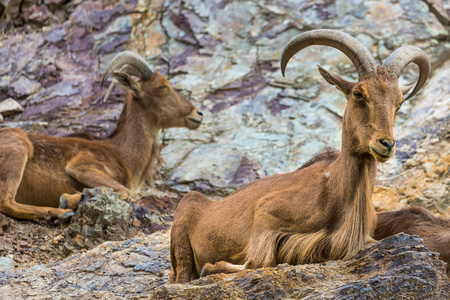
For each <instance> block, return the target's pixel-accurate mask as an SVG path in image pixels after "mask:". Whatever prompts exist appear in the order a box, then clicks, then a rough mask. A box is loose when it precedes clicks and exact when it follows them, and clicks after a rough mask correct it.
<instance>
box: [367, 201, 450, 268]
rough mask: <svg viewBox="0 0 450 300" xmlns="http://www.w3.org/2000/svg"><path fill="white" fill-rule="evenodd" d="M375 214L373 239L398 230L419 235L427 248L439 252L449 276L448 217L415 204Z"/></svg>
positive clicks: (449, 220)
mask: <svg viewBox="0 0 450 300" xmlns="http://www.w3.org/2000/svg"><path fill="white" fill-rule="evenodd" d="M377 216H378V224H377V228H376V230H375V239H377V240H380V239H383V238H385V237H388V236H391V235H394V234H397V233H400V232H404V233H407V234H411V235H418V236H420V237H421V238H422V239H423V240H424V244H425V246H427V247H428V249H430V250H431V251H433V252H438V253H440V256H439V257H440V259H441V260H443V261H445V262H447V275H448V276H449V277H450V219H448V218H443V217H439V216H436V215H434V214H433V213H431V212H429V211H428V210H426V209H425V208H422V207H417V206H412V207H407V208H403V209H400V210H392V211H384V212H380V213H378V214H377Z"/></svg>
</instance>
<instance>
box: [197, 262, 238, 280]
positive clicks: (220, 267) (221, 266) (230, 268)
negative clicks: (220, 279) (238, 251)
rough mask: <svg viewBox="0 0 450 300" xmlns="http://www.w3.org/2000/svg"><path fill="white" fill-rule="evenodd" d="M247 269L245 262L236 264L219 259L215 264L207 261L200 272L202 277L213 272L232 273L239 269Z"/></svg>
mask: <svg viewBox="0 0 450 300" xmlns="http://www.w3.org/2000/svg"><path fill="white" fill-rule="evenodd" d="M244 269H245V264H243V265H234V264H232V263H229V262H226V261H219V262H216V263H215V264H210V263H206V264H205V265H204V266H203V268H202V272H201V274H200V277H205V276H208V275H212V274H219V273H224V274H231V273H236V272H239V271H242V270H244Z"/></svg>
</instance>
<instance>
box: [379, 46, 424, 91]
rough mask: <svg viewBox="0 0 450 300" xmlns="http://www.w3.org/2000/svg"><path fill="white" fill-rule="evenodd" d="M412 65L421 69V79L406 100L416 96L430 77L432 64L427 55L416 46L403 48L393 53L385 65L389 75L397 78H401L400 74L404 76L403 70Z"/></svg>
mask: <svg viewBox="0 0 450 300" xmlns="http://www.w3.org/2000/svg"><path fill="white" fill-rule="evenodd" d="M410 63H415V64H416V65H417V66H418V67H419V79H418V80H417V84H416V86H415V87H414V90H413V91H412V92H411V93H410V94H409V95H408V97H407V98H406V99H405V100H408V99H409V98H411V97H412V96H414V95H415V94H416V93H417V92H418V91H419V90H420V89H421V88H422V86H423V85H424V84H425V82H426V81H427V78H428V76H429V75H430V70H431V64H430V60H429V59H428V56H427V54H426V53H425V51H423V50H422V49H420V48H418V47H416V46H403V47H401V48H398V49H397V50H395V51H394V52H392V54H391V55H389V57H388V58H386V60H385V61H384V63H383V66H384V67H385V68H386V70H387V71H388V73H389V74H393V75H395V76H397V78H399V77H400V74H402V72H403V70H404V69H405V68H406V66H407V65H409V64H410Z"/></svg>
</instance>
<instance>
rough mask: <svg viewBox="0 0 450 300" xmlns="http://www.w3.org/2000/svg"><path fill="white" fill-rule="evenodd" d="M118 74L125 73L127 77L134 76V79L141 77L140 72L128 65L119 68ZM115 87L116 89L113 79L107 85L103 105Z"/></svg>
mask: <svg viewBox="0 0 450 300" xmlns="http://www.w3.org/2000/svg"><path fill="white" fill-rule="evenodd" d="M120 72H124V73H127V74H129V75H133V76H136V77H141V76H142V73H141V71H139V70H138V69H136V68H135V67H133V66H130V65H124V66H122V68H120ZM115 87H116V81H115V80H114V79H113V81H112V82H111V84H110V85H109V88H108V90H107V91H106V93H105V96H104V97H103V100H102V102H103V103H105V102H106V100H108V98H109V96H111V93H112V92H113V91H114V88H115Z"/></svg>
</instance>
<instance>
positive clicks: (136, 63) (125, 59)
mask: <svg viewBox="0 0 450 300" xmlns="http://www.w3.org/2000/svg"><path fill="white" fill-rule="evenodd" d="M123 65H130V66H133V67H135V68H136V69H137V70H139V72H140V73H141V74H142V75H141V77H142V78H144V79H147V78H148V77H150V75H152V74H153V73H155V71H153V68H152V67H151V66H150V65H149V64H148V63H147V62H146V61H145V59H143V58H142V57H140V56H139V55H137V54H136V53H134V52H131V51H123V52H121V53H119V54H117V55H116V56H115V57H114V58H113V60H112V61H111V63H110V64H109V66H108V69H107V70H106V72H105V75H103V78H102V83H101V84H102V85H103V84H104V83H105V81H106V79H107V78H108V77H109V75H111V73H112V72H114V71H115V70H116V69H117V68H119V67H122V66H123Z"/></svg>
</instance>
